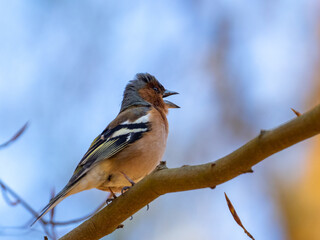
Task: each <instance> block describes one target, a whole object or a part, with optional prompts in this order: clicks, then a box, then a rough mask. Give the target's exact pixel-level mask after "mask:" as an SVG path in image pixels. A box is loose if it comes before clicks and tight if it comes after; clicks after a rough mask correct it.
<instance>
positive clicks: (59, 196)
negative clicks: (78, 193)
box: [31, 186, 72, 226]
mask: <svg viewBox="0 0 320 240" xmlns="http://www.w3.org/2000/svg"><path fill="white" fill-rule="evenodd" d="M71 189H72V187H71V188H70V187H67V186H66V187H65V188H64V189H62V191H61V192H59V193H58V194H57V195H56V196H55V197H54V198H52V199H51V200H50V202H49V204H48V205H47V206H45V207H44V208H43V209H42V210H41V212H40V214H39V216H38V217H37V218H36V219H35V220H34V221H33V223H32V224H31V226H33V225H34V224H35V223H36V222H37V221H39V220H40V219H41V218H42V217H43V216H44V215H45V214H46V213H48V212H49V211H50V210H51V209H52V208H54V207H55V206H57V205H58V203H60V202H61V201H62V200H63V199H65V198H66V197H67V196H66V194H67V193H68V192H69V191H70V190H71Z"/></svg>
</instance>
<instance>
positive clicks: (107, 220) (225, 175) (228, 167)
mask: <svg viewBox="0 0 320 240" xmlns="http://www.w3.org/2000/svg"><path fill="white" fill-rule="evenodd" d="M319 133H320V105H318V106H317V107H315V108H314V109H312V110H311V111H309V112H307V113H305V114H303V115H301V116H299V117H296V118H295V119H293V120H291V121H289V122H288V123H285V124H283V125H281V126H279V127H277V128H275V129H273V130H269V131H266V130H262V131H261V132H260V134H259V136H257V137H256V138H254V139H253V140H251V141H249V142H248V143H246V144H245V145H243V146H242V147H240V148H239V149H237V150H236V151H234V152H232V153H231V154H229V155H227V156H225V157H223V158H221V159H219V160H217V161H215V162H212V163H207V164H202V165H196V166H184V167H181V168H173V169H161V167H160V168H157V169H156V170H155V171H154V172H153V173H151V174H149V175H148V176H146V177H145V178H144V179H142V180H141V181H140V182H139V183H137V184H136V185H135V186H134V187H132V188H131V189H130V190H129V191H127V192H125V193H124V194H123V195H121V196H120V197H118V198H117V199H116V200H114V201H113V202H112V203H111V204H109V205H108V206H106V207H105V208H104V209H102V210H101V211H100V212H98V213H97V214H95V215H94V216H92V217H91V218H90V219H88V220H87V221H85V222H83V223H82V224H81V225H79V226H78V227H77V228H75V229H73V230H72V231H71V232H69V233H68V234H66V235H65V236H63V237H62V238H61V240H69V239H78V240H86V239H91V240H96V239H100V238H102V237H103V236H105V235H108V234H110V233H112V232H113V231H114V230H115V229H117V227H118V226H119V224H121V223H122V222H123V221H125V220H126V219H127V218H128V217H130V216H132V215H133V214H134V213H135V212H137V211H138V210H140V209H141V208H143V207H144V206H146V205H147V204H148V203H150V202H152V201H153V200H154V199H156V198H158V197H159V196H161V195H163V194H166V193H170V192H180V191H188V190H193V189H200V188H207V187H215V186H216V185H219V184H222V183H224V182H227V181H229V180H230V179H233V178H235V177H237V176H239V175H241V174H243V173H246V172H252V169H251V168H252V166H254V165H256V164H257V163H259V162H261V161H262V160H264V159H265V158H267V157H269V156H271V155H273V154H274V153H276V152H279V151H281V150H283V149H285V148H288V147H290V146H292V145H294V144H296V143H298V142H301V141H303V140H305V139H307V138H310V137H312V136H314V135H316V134H319Z"/></svg>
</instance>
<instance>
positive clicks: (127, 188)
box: [121, 186, 131, 194]
mask: <svg viewBox="0 0 320 240" xmlns="http://www.w3.org/2000/svg"><path fill="white" fill-rule="evenodd" d="M130 188H131V187H129V186H126V187H123V188H122V189H121V194H123V193H124V192H125V191H127V190H129V189H130Z"/></svg>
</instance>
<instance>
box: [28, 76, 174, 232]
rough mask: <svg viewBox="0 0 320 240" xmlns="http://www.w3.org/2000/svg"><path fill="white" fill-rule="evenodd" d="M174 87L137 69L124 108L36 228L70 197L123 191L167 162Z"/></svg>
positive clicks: (46, 209)
mask: <svg viewBox="0 0 320 240" xmlns="http://www.w3.org/2000/svg"><path fill="white" fill-rule="evenodd" d="M175 94H178V93H177V92H174V91H169V90H167V89H165V88H164V87H163V85H162V84H161V83H160V82H159V81H158V80H157V79H156V78H155V77H154V76H153V75H151V74H149V73H138V74H136V76H135V78H134V79H133V80H131V81H129V83H128V84H127V85H126V87H125V90H124V93H123V100H122V103H121V107H120V112H119V114H118V115H117V116H116V118H115V119H114V120H113V121H112V122H111V123H110V124H109V125H108V126H107V127H106V128H105V129H104V130H103V131H102V133H101V134H99V135H98V136H97V137H96V138H95V139H94V140H93V142H92V144H91V145H90V147H89V149H88V150H87V152H86V153H85V154H84V156H83V157H82V159H81V160H80V162H79V164H78V165H77V167H76V169H75V171H74V173H73V175H72V177H71V178H70V180H69V182H68V183H67V184H66V186H65V187H64V188H63V189H62V190H61V191H60V192H59V193H58V194H57V195H56V196H55V197H53V198H52V199H51V200H50V202H49V203H48V205H46V206H45V207H44V208H43V210H42V211H41V212H40V213H39V215H38V216H37V218H36V219H35V220H34V222H33V223H32V224H31V226H32V225H33V224H34V223H36V222H37V221H38V220H39V219H41V218H42V217H43V216H44V215H45V214H46V213H47V212H49V211H50V210H51V209H52V208H54V207H55V206H56V205H57V204H59V203H60V202H61V201H62V200H63V199H65V198H66V197H68V196H70V195H73V194H75V193H78V192H81V191H84V190H88V189H92V188H97V189H99V190H103V191H107V192H110V193H112V195H113V196H114V197H115V193H120V192H121V190H123V189H124V188H128V186H129V185H130V184H131V185H133V184H134V183H137V182H139V181H140V180H141V179H143V178H144V177H145V176H146V175H148V174H149V173H150V172H152V171H153V170H154V169H155V168H156V166H157V165H158V164H159V163H160V161H161V160H162V157H163V154H164V151H165V148H166V143H167V138H168V132H169V125H168V120H167V114H168V109H169V108H180V107H179V106H178V105H176V104H174V103H172V102H170V101H168V100H165V99H164V98H166V97H168V96H171V95H175Z"/></svg>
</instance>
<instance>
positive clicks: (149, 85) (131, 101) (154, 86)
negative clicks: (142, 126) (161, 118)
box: [121, 73, 179, 111]
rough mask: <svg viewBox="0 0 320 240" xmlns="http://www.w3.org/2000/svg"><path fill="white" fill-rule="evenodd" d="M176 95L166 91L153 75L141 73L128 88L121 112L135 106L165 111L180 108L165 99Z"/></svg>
mask: <svg viewBox="0 0 320 240" xmlns="http://www.w3.org/2000/svg"><path fill="white" fill-rule="evenodd" d="M174 94H178V93H177V92H173V91H169V90H167V89H165V88H164V87H163V86H162V84H161V83H160V82H159V81H158V80H157V79H156V78H155V77H154V76H152V75H151V74H149V73H139V74H137V75H136V78H135V79H134V80H132V81H130V82H129V83H128V85H127V86H126V89H125V91H124V94H123V101H122V105H121V111H123V110H124V109H125V108H127V107H130V106H133V105H143V106H147V105H152V106H154V107H156V108H160V109H164V110H167V109H168V108H179V106H177V105H176V104H174V103H172V102H170V101H168V100H164V99H163V98H166V97H169V96H171V95H174Z"/></svg>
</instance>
